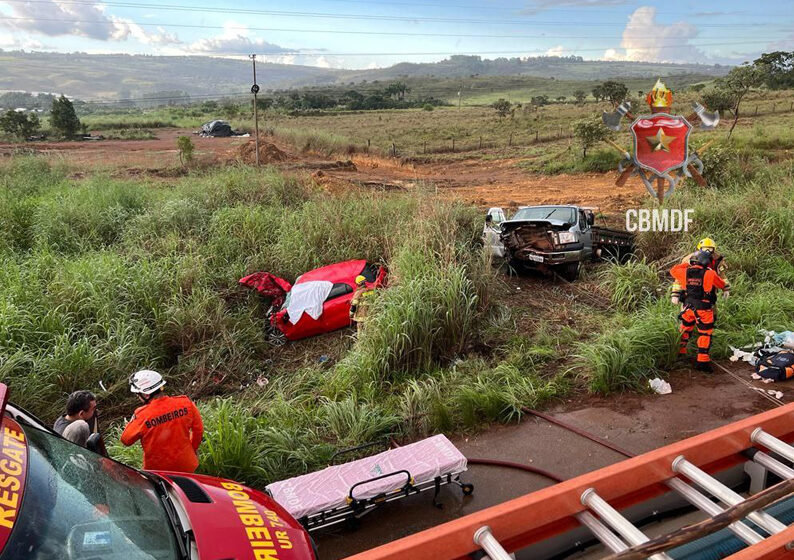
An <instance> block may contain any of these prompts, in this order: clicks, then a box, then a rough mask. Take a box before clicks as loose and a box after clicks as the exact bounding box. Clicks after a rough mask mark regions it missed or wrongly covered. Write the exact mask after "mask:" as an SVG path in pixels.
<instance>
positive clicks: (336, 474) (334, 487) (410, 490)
mask: <svg viewBox="0 0 794 560" xmlns="http://www.w3.org/2000/svg"><path fill="white" fill-rule="evenodd" d="M362 447H366V446H362ZM354 449H355V450H358V449H360V447H359V448H354ZM347 451H351V450H346V451H345V452H347ZM465 471H466V457H464V456H463V454H462V453H461V452H460V451H458V449H457V448H456V447H455V446H454V445H453V444H452V443H451V442H450V441H449V440H448V439H447V438H446V437H445V436H444V435H436V436H433V437H430V438H427V439H424V440H421V441H418V442H416V443H412V444H410V445H406V446H403V447H398V448H396V449H389V450H388V451H384V452H382V453H379V454H377V455H372V456H371V457H365V458H363V459H358V460H355V461H351V462H348V463H344V464H341V465H332V466H329V467H327V468H325V469H323V470H321V471H317V472H313V473H309V474H305V475H302V476H297V477H294V478H290V479H287V480H282V481H279V482H274V483H272V484H270V485H268V486H267V488H266V490H267V492H268V493H269V494H270V495H271V496H272V497H273V498H274V499H275V500H276V501H277V502H278V503H279V504H281V505H282V506H283V507H284V508H285V509H286V510H287V511H288V512H289V513H290V514H292V516H293V517H294V518H295V519H297V520H298V521H300V522H301V523H302V524H303V526H304V527H306V529H308V530H309V531H314V530H317V529H320V528H322V527H328V526H330V525H335V524H337V523H341V522H344V521H353V520H355V519H359V518H360V517H362V516H363V515H365V514H366V513H368V512H370V511H372V510H373V509H375V508H377V507H379V506H381V505H383V504H385V503H388V502H391V501H394V500H399V499H401V498H405V497H407V496H410V495H412V494H418V493H420V492H424V491H426V490H431V489H432V490H434V496H433V505H435V506H437V507H441V506H440V504H439V503H438V493H439V490H440V488H441V487H442V486H444V485H446V484H457V485H458V486H460V488H461V491H462V492H463V494H464V495H466V496H468V495H470V494H471V493H472V492H473V491H474V486H473V485H471V484H467V483H463V482H461V480H460V475H461V473H463V472H465Z"/></svg>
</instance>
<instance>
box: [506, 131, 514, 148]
mask: <svg viewBox="0 0 794 560" xmlns="http://www.w3.org/2000/svg"><path fill="white" fill-rule="evenodd" d="M507 145H508V146H512V145H513V133H512V132H511V133H510V139H509V140H508V141H507Z"/></svg>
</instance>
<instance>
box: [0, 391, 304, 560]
mask: <svg viewBox="0 0 794 560" xmlns="http://www.w3.org/2000/svg"><path fill="white" fill-rule="evenodd" d="M7 396H8V390H7V387H6V386H5V385H3V384H0V560H12V559H13V560H17V559H22V558H25V559H29V560H64V559H68V560H97V559H100V558H101V559H102V560H139V559H140V560H198V559H201V560H221V559H232V558H234V559H236V560H243V559H246V560H247V559H251V560H277V559H292V560H314V559H315V558H316V554H315V552H314V546H313V543H312V541H311V538H310V537H309V535H308V533H307V532H306V531H305V530H304V529H303V527H301V525H300V524H299V523H298V522H297V521H295V520H294V519H293V518H292V517H291V516H290V515H289V514H288V513H287V512H286V511H285V510H284V509H283V508H282V507H281V506H279V505H278V504H277V503H276V502H275V501H274V500H272V499H271V498H270V497H268V496H267V495H265V494H263V493H262V492H259V491H257V490H253V489H251V488H248V487H246V486H244V485H242V484H238V483H236V482H232V481H229V480H224V479H220V478H215V477H210V476H203V475H196V474H189V473H175V472H147V471H140V470H136V469H133V468H130V467H128V466H126V465H124V464H122V463H119V462H116V461H114V460H112V459H109V458H107V457H103V456H102V455H99V454H97V453H94V452H92V451H89V450H88V449H85V448H82V447H79V446H77V445H75V444H73V443H71V442H69V441H67V440H65V439H64V438H62V437H61V436H59V435H58V434H57V433H55V432H53V431H52V430H50V429H49V428H48V427H47V426H45V425H44V424H43V423H42V422H41V421H40V420H38V419H36V418H35V417H34V416H33V415H31V414H29V413H27V412H25V411H24V410H22V409H21V408H18V407H15V406H14V405H12V404H8V403H7Z"/></svg>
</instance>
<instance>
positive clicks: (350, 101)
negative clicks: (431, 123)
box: [258, 82, 448, 112]
mask: <svg viewBox="0 0 794 560" xmlns="http://www.w3.org/2000/svg"><path fill="white" fill-rule="evenodd" d="M410 92H411V88H409V87H408V86H407V85H406V84H405V83H404V82H393V83H390V84H388V85H387V86H385V87H383V88H380V89H375V90H370V91H366V92H361V91H358V90H357V89H349V90H347V91H344V92H341V93H335V92H324V91H315V90H304V91H292V92H286V93H284V94H280V95H279V94H276V95H274V96H272V97H263V98H260V99H259V101H258V102H259V108H260V109H270V108H275V109H280V110H284V111H288V112H289V111H311V110H330V109H347V110H350V111H369V110H376V109H411V108H423V107H425V106H426V105H430V106H433V107H438V106H441V105H447V104H448V103H446V102H445V101H444V100H442V99H438V98H435V97H433V96H417V97H415V98H413V99H407V98H406V95H407V94H408V93H410Z"/></svg>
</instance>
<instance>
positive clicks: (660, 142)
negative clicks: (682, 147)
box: [645, 128, 675, 152]
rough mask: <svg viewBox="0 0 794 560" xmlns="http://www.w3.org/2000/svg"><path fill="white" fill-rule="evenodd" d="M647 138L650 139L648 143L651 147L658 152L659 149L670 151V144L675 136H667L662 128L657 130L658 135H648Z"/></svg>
mask: <svg viewBox="0 0 794 560" xmlns="http://www.w3.org/2000/svg"><path fill="white" fill-rule="evenodd" d="M645 139H646V140H647V141H648V144H650V145H651V149H652V150H653V151H654V152H658V151H659V150H664V151H665V152H669V151H670V144H671V143H672V142H673V140H675V136H667V135H666V134H665V133H664V131H663V130H662V129H661V128H660V129H659V130H658V131H657V132H656V136H646V137H645Z"/></svg>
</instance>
